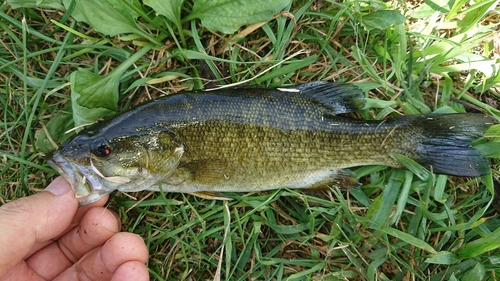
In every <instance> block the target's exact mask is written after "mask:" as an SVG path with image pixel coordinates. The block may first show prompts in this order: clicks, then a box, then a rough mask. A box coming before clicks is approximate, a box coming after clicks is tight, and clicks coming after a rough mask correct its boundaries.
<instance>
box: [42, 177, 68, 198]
mask: <svg viewBox="0 0 500 281" xmlns="http://www.w3.org/2000/svg"><path fill="white" fill-rule="evenodd" d="M70 190H71V187H70V186H69V184H68V183H67V182H66V181H65V180H64V179H63V178H62V177H57V178H56V179H55V180H54V181H53V182H51V183H50V184H49V186H47V188H45V191H48V192H50V193H52V194H54V195H62V194H65V193H66V192H68V191H70Z"/></svg>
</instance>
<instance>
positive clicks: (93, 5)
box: [76, 0, 151, 40]
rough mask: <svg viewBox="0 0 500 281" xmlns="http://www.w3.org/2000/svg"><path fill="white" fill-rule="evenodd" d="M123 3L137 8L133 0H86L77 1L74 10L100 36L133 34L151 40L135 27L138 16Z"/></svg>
mask: <svg viewBox="0 0 500 281" xmlns="http://www.w3.org/2000/svg"><path fill="white" fill-rule="evenodd" d="M124 1H128V2H129V3H130V4H132V5H136V6H138V5H137V2H136V1H134V0H86V1H77V2H76V8H77V9H78V12H79V13H80V14H81V16H82V17H83V18H84V19H85V20H84V21H85V22H86V23H88V24H89V25H90V26H92V28H94V30H96V31H98V32H100V33H102V34H106V35H109V36H115V35H118V34H124V33H135V34H139V35H141V36H142V37H144V38H147V39H149V40H151V39H150V37H151V36H150V35H149V34H147V33H146V32H144V30H142V29H141V28H140V27H139V26H138V25H137V23H136V18H137V16H138V14H137V13H136V12H135V11H134V10H133V9H132V8H131V7H129V6H128V5H127V4H125V3H124ZM138 8H139V9H140V6H138Z"/></svg>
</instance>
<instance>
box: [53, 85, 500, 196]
mask: <svg viewBox="0 0 500 281" xmlns="http://www.w3.org/2000/svg"><path fill="white" fill-rule="evenodd" d="M363 106H364V94H363V92H362V91H361V90H360V89H359V88H358V87H356V86H354V85H349V84H342V83H327V82H313V83H306V84H301V85H297V86H292V87H288V88H283V89H267V88H235V89H222V90H217V91H211V92H202V91H194V92H183V93H179V94H174V95H170V96H166V97H163V98H160V99H157V100H154V101H151V102H148V103H144V104H141V105H139V106H137V107H136V108H133V109H131V110H129V111H126V112H124V113H121V114H119V115H117V116H116V117H114V118H111V119H109V120H106V121H103V122H99V123H97V124H95V125H93V126H90V127H89V128H87V129H85V130H83V131H82V132H80V133H78V134H77V135H76V136H74V137H73V138H72V139H71V140H69V141H68V142H67V143H66V144H65V145H64V146H63V148H62V149H61V150H59V151H56V152H55V153H54V154H53V156H52V160H51V161H50V162H49V163H50V164H51V166H52V167H54V168H55V169H56V170H58V171H59V172H60V173H61V174H62V175H63V176H64V177H65V178H66V179H67V180H68V182H70V184H71V186H72V187H73V189H74V190H75V193H76V196H77V197H80V202H81V203H82V204H87V203H91V202H93V201H95V200H98V199H99V198H100V197H102V196H104V195H105V194H107V193H109V192H111V191H113V190H120V191H123V192H127V191H139V190H159V189H162V190H164V191H167V192H188V193H193V194H195V195H199V196H202V197H205V198H207V197H208V198H218V199H222V198H225V197H224V196H223V195H221V194H219V193H220V192H227V191H240V192H249V191H253V192H254V191H262V190H269V189H276V188H328V187H331V186H337V187H340V188H344V189H348V188H352V187H356V186H359V183H358V182H357V178H356V175H355V174H354V173H353V172H351V171H350V170H348V169H346V168H349V167H354V166H362V165H386V166H391V167H402V165H401V164H400V163H399V162H397V161H396V160H394V159H393V157H392V156H393V155H395V154H401V155H404V156H406V157H408V158H411V159H413V160H414V161H416V162H417V163H420V164H421V165H423V166H424V167H427V168H432V169H433V171H434V172H436V173H443V174H450V175H458V176H470V177H474V176H480V175H484V174H486V173H488V172H489V163H488V161H487V160H486V159H485V158H484V157H483V156H482V155H481V154H480V153H479V151H477V150H476V149H474V148H473V147H471V145H470V143H471V141H473V140H474V139H476V138H478V137H479V136H481V134H482V132H483V131H484V130H486V129H487V128H488V127H489V126H490V125H491V124H493V123H494V120H493V119H492V118H491V117H488V116H484V115H481V114H439V115H438V114H431V115H409V116H402V117H397V118H392V119H387V120H383V121H374V120H358V119H352V118H347V117H341V116H339V114H343V113H349V112H354V111H357V110H360V109H362V108H363Z"/></svg>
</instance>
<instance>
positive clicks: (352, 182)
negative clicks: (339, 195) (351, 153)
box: [303, 169, 361, 190]
mask: <svg viewBox="0 0 500 281" xmlns="http://www.w3.org/2000/svg"><path fill="white" fill-rule="evenodd" d="M332 186H336V187H338V188H339V189H341V190H349V189H352V188H357V187H360V186H361V183H359V182H358V180H357V177H356V174H355V173H354V172H353V171H351V170H348V169H338V170H329V171H328V172H327V173H325V174H324V175H323V176H322V178H321V179H320V180H317V181H315V182H313V183H311V184H308V185H307V186H305V187H303V189H307V190H328V189H329V188H330V187H332Z"/></svg>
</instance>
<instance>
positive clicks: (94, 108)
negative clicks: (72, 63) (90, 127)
mask: <svg viewBox="0 0 500 281" xmlns="http://www.w3.org/2000/svg"><path fill="white" fill-rule="evenodd" d="M120 78H121V73H119V72H116V71H114V72H111V73H109V74H108V75H106V76H99V75H97V74H94V73H92V72H90V71H88V70H84V69H80V70H78V71H75V72H73V73H72V74H71V75H70V77H69V80H70V82H71V100H72V106H73V120H74V121H75V126H80V125H83V124H89V123H92V122H94V121H95V120H97V119H99V118H102V117H107V116H111V115H113V114H115V113H116V106H117V104H118V85H119V82H120Z"/></svg>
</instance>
